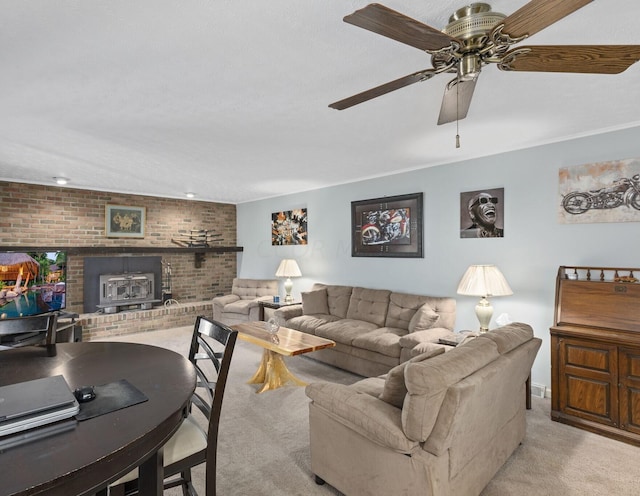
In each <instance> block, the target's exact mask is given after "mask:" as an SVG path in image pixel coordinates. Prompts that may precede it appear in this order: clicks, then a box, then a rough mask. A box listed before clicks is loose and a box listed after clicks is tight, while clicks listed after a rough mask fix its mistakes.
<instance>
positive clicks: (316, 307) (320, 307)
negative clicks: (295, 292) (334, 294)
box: [302, 288, 329, 315]
mask: <svg viewBox="0 0 640 496" xmlns="http://www.w3.org/2000/svg"><path fill="white" fill-rule="evenodd" d="M302 313H303V314H305V315H312V314H325V315H326V314H328V313H329V303H328V302H327V289H326V288H322V289H318V290H316V291H308V292H306V293H302Z"/></svg>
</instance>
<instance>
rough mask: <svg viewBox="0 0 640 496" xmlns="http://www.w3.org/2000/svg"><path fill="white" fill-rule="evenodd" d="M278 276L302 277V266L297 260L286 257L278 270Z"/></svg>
mask: <svg viewBox="0 0 640 496" xmlns="http://www.w3.org/2000/svg"><path fill="white" fill-rule="evenodd" d="M276 277H302V272H300V267H298V263H297V262H296V261H295V260H293V259H290V258H285V259H284V260H282V262H280V265H279V266H278V270H276Z"/></svg>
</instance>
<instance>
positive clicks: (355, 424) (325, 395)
mask: <svg viewBox="0 0 640 496" xmlns="http://www.w3.org/2000/svg"><path fill="white" fill-rule="evenodd" d="M305 392H306V394H307V396H308V397H309V398H311V400H312V401H313V403H314V404H315V405H316V406H318V407H320V408H322V409H323V410H324V411H326V412H327V414H328V415H330V416H332V417H333V418H335V419H336V420H337V421H338V422H340V423H341V424H343V425H345V426H347V427H349V428H350V429H353V430H354V431H356V432H357V433H359V434H361V435H362V436H364V437H366V438H367V439H370V440H371V441H373V442H375V443H377V444H379V445H381V446H385V447H387V448H389V449H392V450H394V451H397V452H399V453H412V452H414V451H415V450H416V449H419V444H418V443H417V442H416V441H412V440H410V439H409V438H407V436H405V434H404V431H403V430H402V410H401V409H400V408H396V407H395V406H393V405H390V404H389V403H386V402H384V401H382V400H380V399H378V398H377V397H375V396H372V395H370V394H367V393H363V392H360V391H357V390H356V389H355V388H353V387H351V386H346V385H344V384H333V383H328V382H315V383H312V384H309V385H308V386H307V387H306V389H305Z"/></svg>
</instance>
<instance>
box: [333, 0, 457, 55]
mask: <svg viewBox="0 0 640 496" xmlns="http://www.w3.org/2000/svg"><path fill="white" fill-rule="evenodd" d="M344 22H348V23H349V24H353V25H354V26H358V27H360V28H363V29H367V30H369V31H372V32H374V33H377V34H381V35H382V36H386V37H387V38H391V39H392V40H396V41H399V42H400V43H404V44H405V45H410V46H412V47H415V48H418V49H420V50H440V49H441V48H446V47H448V46H451V43H457V44H460V42H459V41H458V40H456V39H455V38H452V37H451V36H449V35H448V34H445V33H443V32H442V31H440V30H438V29H435V28H432V27H431V26H427V25H426V24H423V23H421V22H420V21H416V20H415V19H412V18H411V17H407V16H405V15H404V14H401V13H399V12H396V11H395V10H391V9H390V8H388V7H385V6H384V5H380V4H377V3H372V4H371V5H367V6H366V7H364V8H362V9H360V10H356V11H355V12H354V13H353V14H350V15H348V16H346V17H345V18H344Z"/></svg>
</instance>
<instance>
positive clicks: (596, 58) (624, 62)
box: [498, 45, 640, 74]
mask: <svg viewBox="0 0 640 496" xmlns="http://www.w3.org/2000/svg"><path fill="white" fill-rule="evenodd" d="M638 60H640V46H639V45H547V46H523V47H519V48H515V49H513V50H510V51H509V52H507V53H506V54H505V56H504V59H503V62H502V63H501V64H498V67H499V68H500V69H503V70H512V71H536V72H577V73H585V74H619V73H621V72H623V71H625V70H626V69H627V68H628V67H629V66H630V65H631V64H634V63H635V62H637V61H638Z"/></svg>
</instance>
